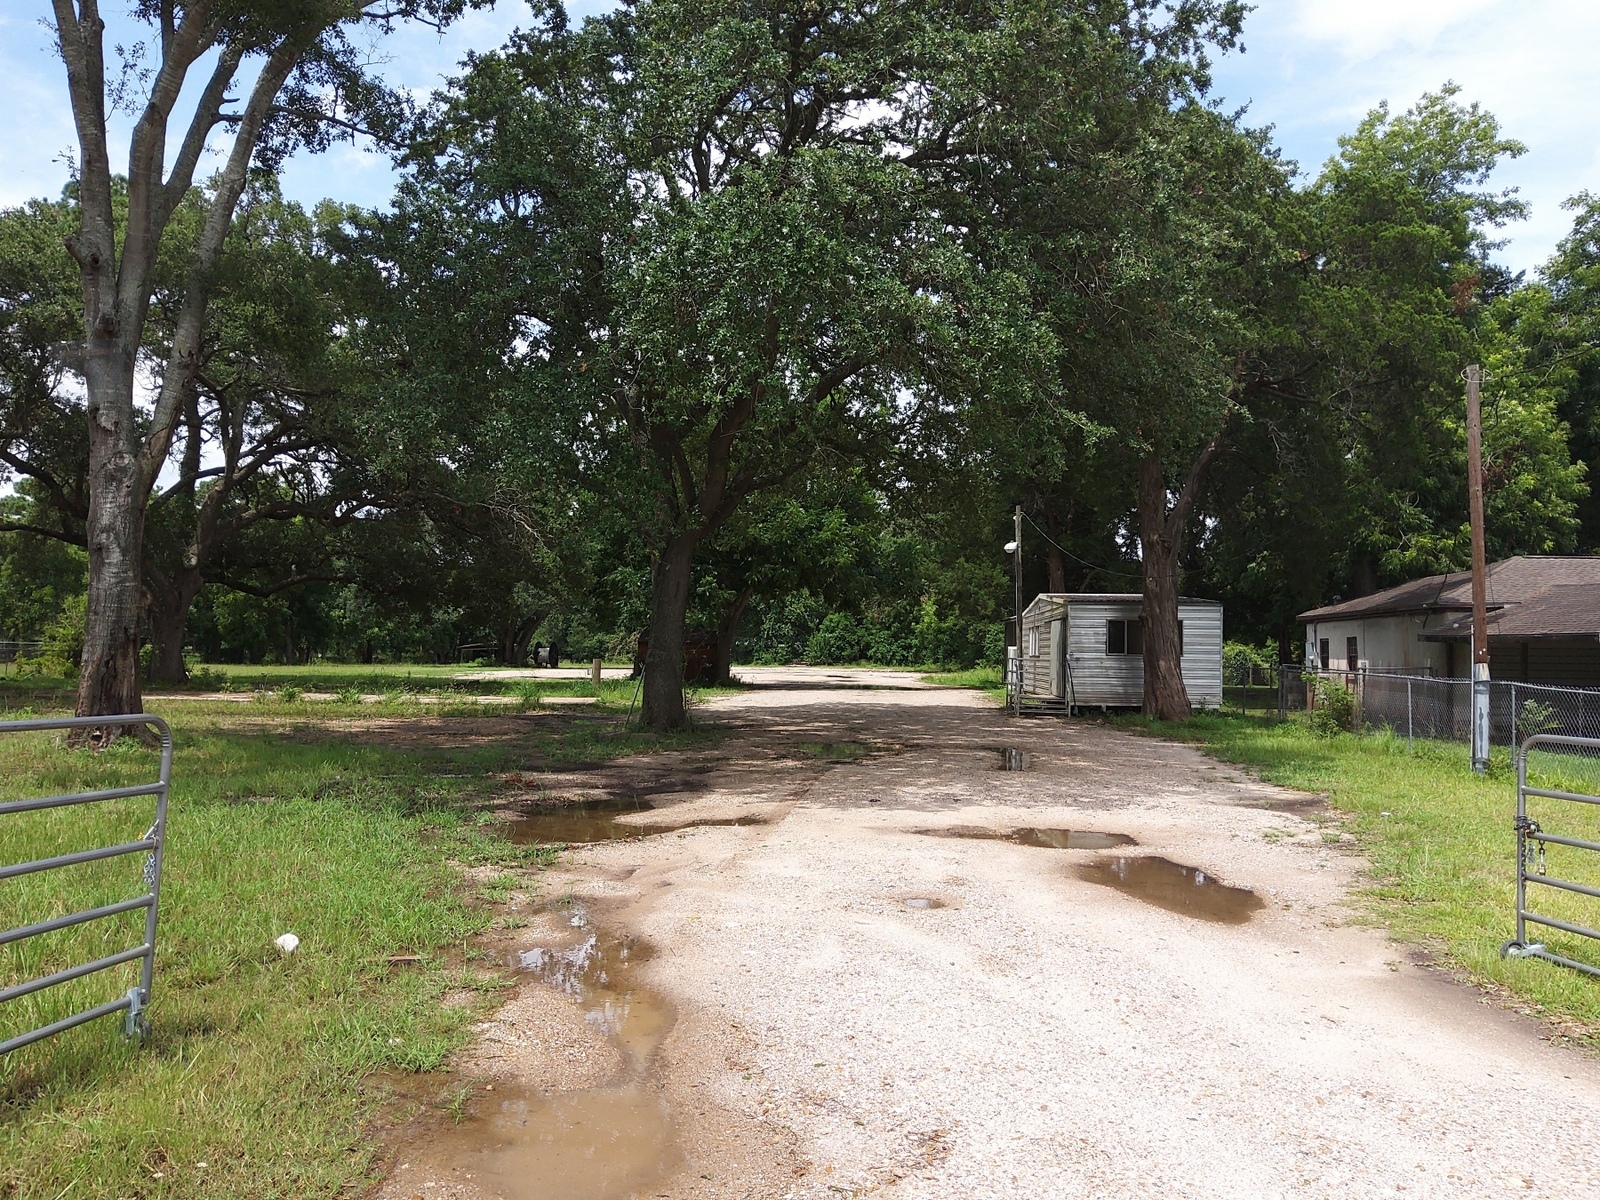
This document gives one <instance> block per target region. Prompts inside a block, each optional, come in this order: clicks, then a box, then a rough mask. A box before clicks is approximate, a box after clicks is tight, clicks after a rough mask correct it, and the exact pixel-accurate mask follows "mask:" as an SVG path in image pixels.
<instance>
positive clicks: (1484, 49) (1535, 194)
mask: <svg viewBox="0 0 1600 1200" xmlns="http://www.w3.org/2000/svg"><path fill="white" fill-rule="evenodd" d="M1244 42H1245V45H1246V46H1248V47H1249V50H1248V52H1247V53H1245V54H1242V55H1230V56H1228V57H1227V58H1225V59H1224V60H1223V61H1221V62H1220V63H1219V64H1218V65H1217V70H1216V77H1217V93H1218V94H1219V95H1221V96H1224V97H1226V98H1227V99H1228V100H1229V101H1230V102H1232V103H1239V102H1245V101H1248V102H1249V103H1250V119H1251V121H1252V122H1254V123H1258V124H1272V125H1273V126H1275V127H1276V130H1277V137H1278V140H1279V143H1280V144H1281V145H1282V146H1283V147H1284V149H1285V151H1286V152H1287V153H1288V155H1289V156H1290V157H1291V158H1294V159H1296V160H1298V161H1299V162H1300V164H1301V166H1302V167H1303V168H1304V169H1306V170H1308V171H1311V172H1313V173H1314V172H1315V171H1316V170H1317V169H1318V168H1320V166H1321V164H1322V163H1323V162H1324V161H1325V160H1326V159H1327V157H1328V156H1329V155H1330V154H1332V153H1333V152H1334V151H1335V150H1336V149H1337V140H1338V137H1339V135H1340V134H1342V133H1346V132H1349V131H1350V130H1351V129H1352V128H1353V127H1354V126H1355V124H1356V122H1357V121H1359V120H1360V119H1361V117H1362V116H1363V115H1365V114H1366V113H1367V112H1368V111H1369V110H1370V109H1372V108H1374V107H1375V106H1376V105H1377V104H1378V103H1379V102H1380V101H1384V100H1387V101H1389V102H1390V105H1391V107H1393V108H1395V109H1397V110H1399V109H1404V108H1406V107H1408V106H1409V105H1410V104H1412V103H1413V102H1414V101H1415V100H1416V99H1417V98H1418V97H1419V96H1420V95H1422V93H1423V92H1426V91H1435V90H1437V89H1438V88H1439V87H1440V86H1441V85H1443V84H1444V83H1445V82H1446V81H1449V80H1454V81H1455V82H1456V83H1458V84H1460V85H1461V88H1462V94H1461V99H1463V100H1466V101H1474V100H1475V101H1478V102H1479V103H1481V104H1483V105H1484V107H1485V108H1487V109H1488V110H1489V111H1491V112H1493V113H1494V114H1495V115H1496V116H1497V117H1499V118H1500V121H1501V124H1502V127H1503V129H1504V131H1505V133H1506V135H1507V136H1510V137H1514V138H1518V139H1520V140H1521V141H1523V142H1524V143H1526V144H1527V146H1528V154H1527V155H1525V156H1524V157H1522V158H1520V159H1518V160H1516V161H1514V162H1509V163H1507V164H1505V166H1503V167H1502V168H1501V170H1500V171H1499V172H1498V173H1497V176H1496V180H1495V182H1496V184H1497V185H1498V186H1500V187H1516V188H1518V189H1519V190H1520V192H1521V194H1522V196H1523V198H1524V199H1526V200H1528V201H1529V202H1530V204H1531V205H1532V208H1533V215H1532V218H1531V219H1530V220H1529V221H1526V222H1523V223H1521V224H1519V225H1517V226H1514V227H1512V228H1510V229H1508V230H1506V234H1507V235H1508V236H1510V238H1511V239H1512V240H1511V243H1510V244H1509V245H1508V246H1507V247H1506V249H1505V250H1504V251H1503V252H1502V253H1501V258H1502V259H1503V260H1504V261H1506V262H1507V263H1508V264H1509V265H1511V266H1512V267H1513V268H1515V269H1519V270H1522V269H1532V268H1533V267H1535V266H1537V265H1538V264H1539V263H1540V262H1542V261H1543V260H1544V259H1545V258H1547V257H1548V256H1549V254H1550V252H1551V250H1553V249H1554V246H1555V243H1556V241H1557V240H1558V239H1559V238H1560V237H1561V236H1562V235H1563V234H1564V233H1565V232H1566V231H1567V229H1568V228H1569V215H1568V214H1567V213H1565V212H1563V211H1562V209H1561V201H1562V200H1564V199H1566V198H1567V197H1568V196H1570V195H1572V194H1573V193H1574V192H1577V191H1580V190H1582V189H1584V188H1600V91H1597V89H1596V87H1595V83H1596V74H1597V73H1596V70H1595V66H1594V61H1593V59H1594V47H1595V46H1596V45H1600V3H1595V2H1594V0H1339V2H1337V3H1335V2H1331V0H1278V2H1276V3H1275V2H1274V0H1264V2H1263V3H1262V4H1261V6H1260V8H1258V9H1257V11H1256V12H1254V13H1252V14H1251V16H1250V17H1249V18H1247V20H1246V23H1245V37H1244Z"/></svg>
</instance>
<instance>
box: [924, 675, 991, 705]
mask: <svg viewBox="0 0 1600 1200" xmlns="http://www.w3.org/2000/svg"><path fill="white" fill-rule="evenodd" d="M922 681H923V682H924V683H934V684H938V685H939V686H941V687H965V688H977V689H978V690H979V691H981V692H985V693H987V694H988V695H989V696H990V697H991V698H992V699H993V700H994V701H995V702H996V703H997V704H1000V705H1004V704H1005V702H1006V684H1005V677H1004V676H1003V675H1002V674H1001V672H1000V668H999V667H972V668H970V669H968V670H965V671H930V672H928V673H927V674H925V675H923V676H922Z"/></svg>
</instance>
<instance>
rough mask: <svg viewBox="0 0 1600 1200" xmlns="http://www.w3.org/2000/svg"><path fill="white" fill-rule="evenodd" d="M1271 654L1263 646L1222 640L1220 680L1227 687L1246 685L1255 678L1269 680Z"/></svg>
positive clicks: (1271, 665) (1254, 680)
mask: <svg viewBox="0 0 1600 1200" xmlns="http://www.w3.org/2000/svg"><path fill="white" fill-rule="evenodd" d="M1272 668H1273V663H1272V656H1271V655H1270V654H1269V653H1268V652H1267V650H1266V649H1265V648H1264V647H1261V646H1251V645H1247V644H1246V643H1244V642H1224V643H1223V646H1222V682H1223V683H1225V684H1227V685H1228V686H1229V687H1247V686H1249V685H1250V684H1252V683H1254V682H1256V680H1258V679H1259V680H1263V681H1270V679H1271V676H1272Z"/></svg>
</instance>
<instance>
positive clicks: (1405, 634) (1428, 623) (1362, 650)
mask: <svg viewBox="0 0 1600 1200" xmlns="http://www.w3.org/2000/svg"><path fill="white" fill-rule="evenodd" d="M1459 615H1460V614H1458V613H1428V614H1425V615H1413V614H1408V613H1399V614H1395V615H1393V616H1384V617H1364V618H1360V619H1357V620H1353V621H1313V622H1311V623H1310V624H1308V625H1307V626H1306V663H1307V664H1308V665H1309V664H1310V663H1312V662H1319V656H1318V647H1319V644H1320V643H1321V641H1322V639H1323V638H1327V639H1328V653H1329V654H1330V655H1331V656H1332V658H1333V661H1332V662H1331V663H1322V662H1319V665H1320V666H1322V667H1325V668H1327V667H1331V668H1333V669H1334V670H1339V671H1342V670H1344V669H1345V668H1346V665H1347V664H1346V661H1345V639H1346V638H1351V637H1353V638H1355V639H1356V652H1357V654H1358V656H1359V661H1360V662H1361V664H1362V665H1364V666H1365V667H1366V668H1367V669H1368V670H1372V671H1383V670H1404V671H1422V670H1429V671H1431V672H1432V673H1433V674H1435V675H1438V676H1441V677H1442V676H1447V675H1449V674H1450V672H1451V665H1452V664H1451V659H1450V651H1449V648H1448V647H1447V646H1445V645H1444V643H1442V642H1424V641H1421V640H1420V635H1421V634H1422V633H1424V632H1426V631H1427V630H1430V629H1437V628H1439V627H1440V626H1441V625H1444V624H1446V623H1448V622H1449V621H1451V620H1453V619H1454V618H1455V617H1457V616H1459ZM1456 657H1457V658H1458V659H1459V660H1460V661H1459V662H1457V663H1456V664H1454V665H1455V668H1456V671H1457V672H1458V673H1460V674H1462V675H1465V674H1466V671H1467V660H1466V658H1465V657H1463V656H1461V655H1457V656H1456Z"/></svg>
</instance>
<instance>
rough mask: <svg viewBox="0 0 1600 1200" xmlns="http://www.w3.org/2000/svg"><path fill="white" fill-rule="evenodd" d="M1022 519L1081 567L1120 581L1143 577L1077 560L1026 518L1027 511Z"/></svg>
mask: <svg viewBox="0 0 1600 1200" xmlns="http://www.w3.org/2000/svg"><path fill="white" fill-rule="evenodd" d="M1022 517H1023V519H1024V520H1025V521H1027V522H1028V524H1029V525H1032V526H1033V527H1034V529H1035V530H1036V531H1037V532H1038V534H1039V536H1040V537H1042V538H1043V539H1044V540H1045V541H1047V542H1049V543H1050V544H1051V545H1052V546H1054V547H1055V548H1056V549H1057V550H1059V551H1061V553H1063V554H1065V555H1066V556H1067V557H1068V558H1070V559H1072V561H1073V562H1076V563H1080V564H1081V565H1083V566H1085V567H1089V568H1091V569H1092V570H1095V571H1099V572H1101V573H1102V574H1105V575H1115V576H1117V577H1118V578H1121V579H1143V578H1144V575H1143V573H1142V572H1141V573H1139V574H1134V573H1132V572H1129V571H1113V570H1112V569H1111V568H1110V567H1102V566H1099V565H1098V564H1096V563H1092V562H1090V561H1089V560H1088V559H1086V558H1079V557H1078V556H1077V555H1076V554H1074V553H1073V552H1072V551H1071V550H1068V549H1067V548H1066V547H1065V546H1063V545H1062V544H1061V543H1060V542H1058V541H1056V540H1055V538H1053V537H1051V536H1050V535H1049V534H1048V533H1046V532H1045V531H1044V530H1043V529H1041V528H1040V526H1039V522H1037V521H1035V520H1034V519H1033V518H1032V517H1030V516H1028V513H1027V510H1023V513H1022Z"/></svg>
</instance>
